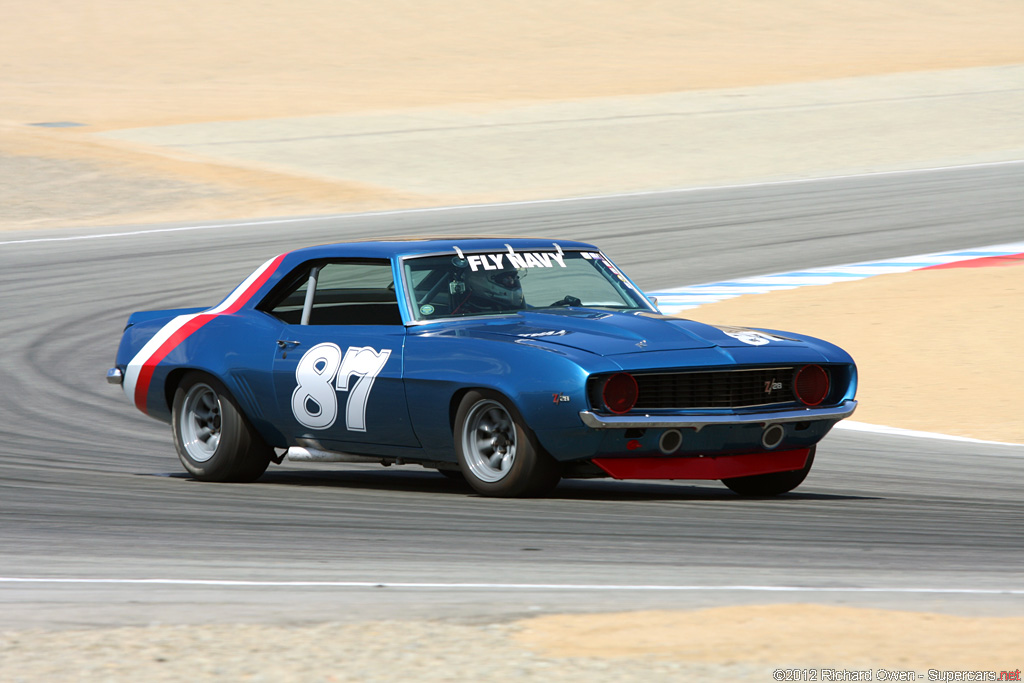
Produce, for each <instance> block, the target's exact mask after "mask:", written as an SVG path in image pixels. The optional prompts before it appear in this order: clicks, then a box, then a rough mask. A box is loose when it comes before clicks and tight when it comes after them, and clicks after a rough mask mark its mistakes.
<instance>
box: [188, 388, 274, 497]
mask: <svg viewBox="0 0 1024 683" xmlns="http://www.w3.org/2000/svg"><path fill="white" fill-rule="evenodd" d="M171 425H172V431H173V432H174V446H175V448H176V449H177V451H178V458H179V459H180V460H181V464H182V465H183V466H184V467H185V469H186V470H187V471H188V473H189V474H191V475H192V476H193V477H195V478H196V479H198V480H200V481H220V482H228V481H230V482H248V481H255V480H257V479H259V478H260V476H261V475H262V474H263V473H264V472H265V471H266V469H267V466H268V465H270V461H271V459H272V457H273V455H274V451H273V449H272V448H271V447H270V446H268V445H267V444H266V442H264V441H263V439H262V437H260V435H259V434H257V433H256V431H255V430H254V429H253V428H252V426H251V425H250V424H249V422H248V421H247V420H246V419H245V416H244V415H242V412H241V411H240V410H239V409H238V406H237V405H235V402H234V401H233V400H232V398H231V395H230V394H229V393H228V390H227V389H226V388H225V387H224V385H223V384H221V383H220V382H218V381H217V380H216V379H214V378H213V377H210V376H209V375H206V374H204V373H201V372H190V373H188V374H187V375H185V377H184V378H182V381H181V383H180V384H179V385H178V388H177V390H175V392H174V403H173V405H172V407H171Z"/></svg>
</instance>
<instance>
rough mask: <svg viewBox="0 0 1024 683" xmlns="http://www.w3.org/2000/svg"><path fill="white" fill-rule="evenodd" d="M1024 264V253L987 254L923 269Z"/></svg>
mask: <svg viewBox="0 0 1024 683" xmlns="http://www.w3.org/2000/svg"><path fill="white" fill-rule="evenodd" d="M1021 264H1024V254H1009V255H1007V256H985V257H983V258H974V259H970V260H968V261H954V262H953V263H940V264H939V265H937V266H928V267H926V268H921V270H943V269H946V268H988V267H990V266H1019V265H1021Z"/></svg>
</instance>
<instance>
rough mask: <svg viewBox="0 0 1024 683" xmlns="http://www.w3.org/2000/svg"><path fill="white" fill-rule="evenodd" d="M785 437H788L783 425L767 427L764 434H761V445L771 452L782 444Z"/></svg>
mask: <svg viewBox="0 0 1024 683" xmlns="http://www.w3.org/2000/svg"><path fill="white" fill-rule="evenodd" d="M784 436H786V430H785V429H783V428H782V425H777V424H776V425H768V426H767V427H765V429H764V433H762V434H761V445H762V446H764V447H765V448H766V449H767V450H769V451H770V450H771V449H773V448H775V447H776V446H778V445H779V444H780V443H782V439H783V437H784Z"/></svg>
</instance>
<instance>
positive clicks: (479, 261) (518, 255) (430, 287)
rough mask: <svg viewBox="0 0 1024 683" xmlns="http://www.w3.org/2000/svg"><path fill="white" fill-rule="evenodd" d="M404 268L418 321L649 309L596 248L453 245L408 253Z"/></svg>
mask: <svg viewBox="0 0 1024 683" xmlns="http://www.w3.org/2000/svg"><path fill="white" fill-rule="evenodd" d="M404 270H405V279H406V283H407V289H408V291H409V293H410V303H411V304H412V311H413V314H414V315H415V317H416V319H417V320H432V319H437V318H452V317H463V316H480V315H495V314H503V313H514V312H516V311H522V310H536V309H544V308H555V307H576V306H587V307H597V308H610V309H615V310H641V311H650V310H651V306H650V305H649V304H648V303H647V300H646V299H645V298H644V296H643V294H642V293H641V292H639V291H638V290H637V289H636V288H635V287H634V286H633V285H632V284H631V283H630V282H629V281H628V280H627V279H626V277H625V276H624V275H623V274H622V273H621V271H619V269H618V268H616V267H615V265H614V264H612V262H611V261H609V260H608V259H607V258H606V257H605V256H604V255H603V254H601V253H600V252H583V251H561V250H559V251H536V252H526V251H519V252H517V251H513V250H512V249H511V248H509V249H507V250H504V251H495V252H486V253H463V252H462V251H459V250H453V252H452V253H451V254H444V255H440V256H421V257H414V258H408V259H406V260H405V262H404Z"/></svg>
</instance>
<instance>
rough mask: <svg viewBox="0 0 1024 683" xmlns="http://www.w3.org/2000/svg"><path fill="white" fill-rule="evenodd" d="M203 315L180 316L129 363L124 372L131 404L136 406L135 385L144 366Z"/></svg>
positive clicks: (126, 393)
mask: <svg viewBox="0 0 1024 683" xmlns="http://www.w3.org/2000/svg"><path fill="white" fill-rule="evenodd" d="M200 315H202V313H191V314H188V315H179V316H178V317H176V318H175V319H174V320H172V321H171V322H169V323H167V324H166V325H164V326H163V327H161V328H160V330H159V331H158V332H157V333H156V334H154V335H153V338H152V339H150V340H149V341H148V342H146V344H145V346H143V347H142V348H141V349H140V350H139V352H138V353H137V354H135V357H134V358H132V359H131V360H130V361H129V362H128V367H127V368H125V371H124V382H123V383H122V384H123V386H124V393H125V396H127V397H128V400H129V401H131V403H132V404H133V405H134V404H135V385H136V383H137V382H138V381H139V373H140V372H142V366H143V365H145V364H146V361H148V360H149V359H150V358H152V357H153V354H154V353H156V352H157V350H159V348H160V347H161V346H163V343H164V342H165V341H167V340H168V339H170V338H171V335H173V334H174V333H175V332H177V331H178V330H180V329H181V328H182V327H184V326H185V325H186V324H187V323H188V322H189V321H190V320H192V319H193V318H195V317H198V316H200Z"/></svg>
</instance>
